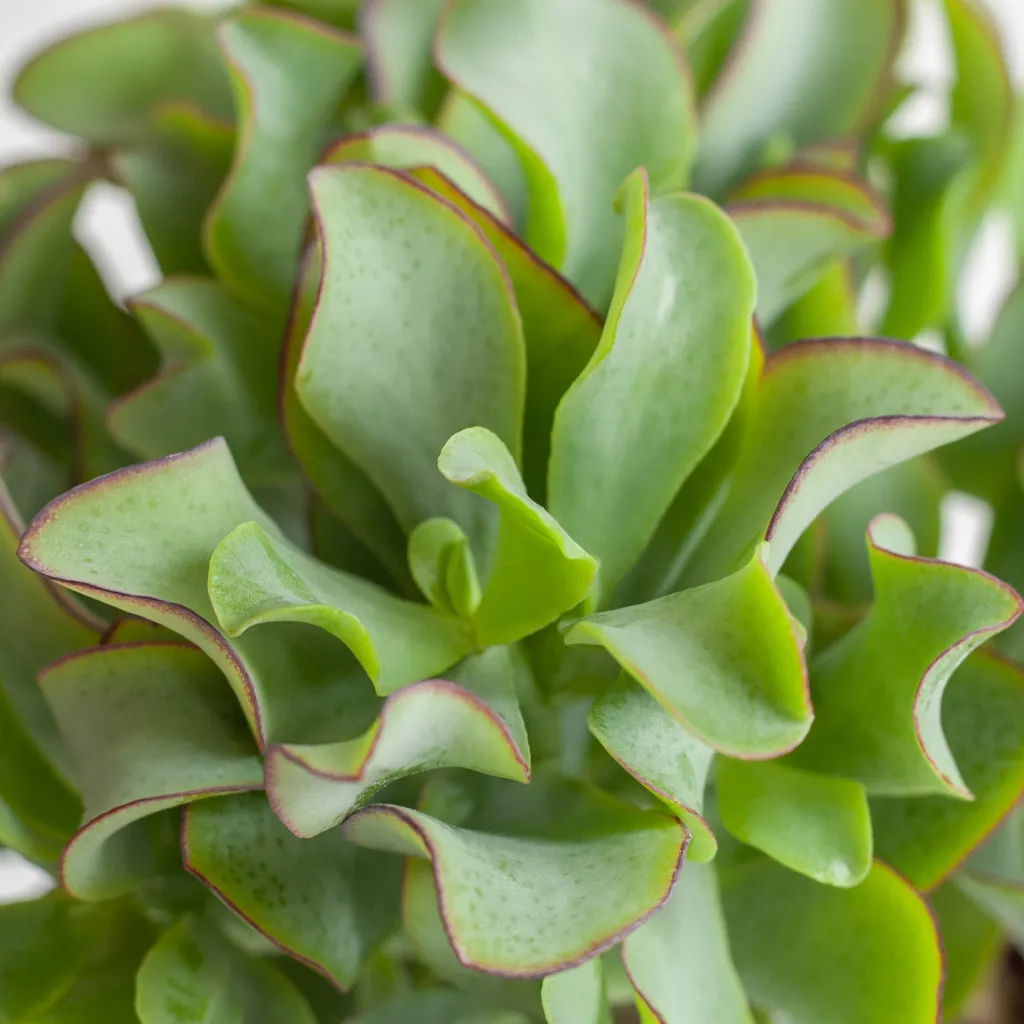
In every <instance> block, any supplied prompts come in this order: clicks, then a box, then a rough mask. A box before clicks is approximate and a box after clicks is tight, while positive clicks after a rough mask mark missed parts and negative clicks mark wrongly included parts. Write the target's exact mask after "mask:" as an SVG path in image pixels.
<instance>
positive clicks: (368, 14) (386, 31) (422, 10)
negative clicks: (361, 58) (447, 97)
mask: <svg viewBox="0 0 1024 1024" xmlns="http://www.w3.org/2000/svg"><path fill="white" fill-rule="evenodd" d="M443 7H444V0H368V2H367V3H365V4H364V5H363V10H362V15H361V17H360V32H361V35H362V37H363V39H364V40H365V41H366V48H367V54H366V62H367V67H368V71H369V76H370V82H371V85H372V89H373V95H374V99H376V100H377V102H378V103H384V104H387V105H389V106H391V107H394V108H397V109H398V110H400V111H406V110H421V111H423V112H424V113H426V114H428V115H429V114H433V113H434V111H435V110H436V108H437V106H438V104H439V103H440V100H441V98H442V96H443V94H444V88H445V83H444V80H443V79H442V78H441V77H440V75H439V74H438V73H437V71H436V70H435V69H434V63H433V53H432V52H431V51H432V47H433V41H434V30H435V26H436V23H437V19H438V16H439V15H440V13H441V9H442V8H443Z"/></svg>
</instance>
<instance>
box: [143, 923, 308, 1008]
mask: <svg viewBox="0 0 1024 1024" xmlns="http://www.w3.org/2000/svg"><path fill="white" fill-rule="evenodd" d="M136 1010H137V1012H138V1014H139V1020H140V1021H141V1022H142V1024H274V1022H275V1021H285V1020H287V1021H289V1022H292V1021H294V1022H295V1024H315V1021H316V1017H315V1016H314V1015H313V1011H312V1010H311V1009H310V1007H309V1004H308V1003H307V1002H306V1001H305V999H303V997H302V995H301V993H299V991H298V990H297V989H296V988H295V987H294V986H293V985H292V984H291V982H289V981H288V980H287V978H285V977H284V976H283V975H282V974H281V973H280V972H279V971H278V970H277V969H276V968H275V967H273V966H272V965H271V964H270V963H268V962H267V961H266V960H258V959H256V958H254V957H247V956H244V955H243V954H242V953H241V952H240V951H239V950H238V949H236V948H235V947H234V946H232V945H231V944H230V943H229V942H225V941H224V939H223V938H222V937H221V936H219V935H218V934H217V931H216V930H215V929H213V928H210V927H208V926H204V924H203V923H202V922H200V921H197V920H196V919H195V918H192V917H184V918H182V919H181V920H180V921H179V922H178V923H177V924H176V925H174V927H173V928H170V929H168V930H167V931H166V932H164V934H163V935H162V936H161V937H160V940H159V941H158V942H157V944H156V945H155V946H154V947H153V948H152V949H151V950H150V951H149V952H148V953H147V954H146V957H145V959H144V960H143V961H142V965H141V967H140V968H139V974H138V981H137V997H136Z"/></svg>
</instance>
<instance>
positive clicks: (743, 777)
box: [715, 758, 872, 889]
mask: <svg viewBox="0 0 1024 1024" xmlns="http://www.w3.org/2000/svg"><path fill="white" fill-rule="evenodd" d="M716 781H717V786H716V790H715V792H716V795H717V799H718V804H717V806H718V813H719V814H720V815H721V817H722V822H723V824H724V825H725V827H726V828H727V829H728V830H729V831H730V832H731V833H732V834H733V835H734V836H735V837H736V838H737V839H739V840H741V841H742V842H744V843H747V844H748V845H749V846H755V847H757V848H758V849H759V850H762V851H764V852H765V853H767V854H768V856H770V857H772V858H773V859H774V860H777V861H778V862H779V863H780V864H784V865H785V866H786V867H787V868H789V869H790V870H792V871H797V872H799V873H800V874H802V875H807V876H808V877H809V878H813V879H815V881H818V882H822V883H823V884H825V885H836V886H840V887H841V888H846V889H848V888H850V887H851V886H855V885H859V884H860V883H861V882H862V881H864V879H865V878H866V877H867V874H868V872H869V871H870V870H871V850H872V838H871V816H870V813H869V811H868V800H867V796H866V795H865V793H864V787H863V786H861V785H860V784H859V783H856V782H851V781H849V780H848V779H836V778H829V777H828V776H825V775H816V774H814V773H812V772H804V771H800V770H799V769H798V768H790V767H789V766H788V765H783V764H774V763H772V762H765V763H763V764H747V763H744V762H742V761H731V760H729V759H727V758H725V759H722V760H721V761H720V762H719V763H718V766H717V773H716Z"/></svg>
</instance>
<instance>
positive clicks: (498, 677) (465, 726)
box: [266, 648, 530, 837]
mask: <svg viewBox="0 0 1024 1024" xmlns="http://www.w3.org/2000/svg"><path fill="white" fill-rule="evenodd" d="M514 659H515V654H514V653H513V651H512V650H510V649H506V648H491V649H490V650H488V651H484V652H483V653H482V654H478V655H474V656H473V657H472V658H470V659H468V660H467V661H466V662H465V663H464V664H463V665H461V666H459V668H457V669H456V670H455V671H454V672H452V673H450V674H451V675H452V676H453V679H454V680H455V681H454V682H448V681H447V680H443V679H428V680H426V681H424V682H421V683H413V684H412V685H411V686H406V687H404V688H402V689H401V690H398V691H397V692H395V693H393V694H391V696H390V697H388V699H387V700H386V701H385V702H384V706H383V707H382V708H381V713H380V717H379V718H378V719H377V721H376V722H375V723H374V724H373V725H372V726H371V727H370V728H369V730H367V732H366V733H364V734H363V735H362V736H360V737H359V738H357V739H355V740H351V741H349V742H347V743H333V744H323V745H320V746H295V745H290V746H289V745H285V746H272V747H270V748H269V749H268V751H267V762H266V763H267V768H266V778H267V793H268V796H269V799H270V802H271V804H272V806H273V807H274V810H275V811H276V813H277V815H278V817H279V818H280V819H281V820H282V821H283V822H284V823H285V824H286V825H287V826H288V828H289V829H290V830H291V831H292V832H294V833H295V835H297V836H300V837H309V836H315V835H318V834H319V833H320V832H323V831H326V830H327V829H329V828H332V827H333V826H334V825H337V824H338V823H339V822H340V821H342V820H343V819H344V818H345V817H346V816H347V815H348V814H349V813H350V812H351V811H352V810H353V809H355V808H358V807H361V806H363V805H364V804H366V803H368V802H369V801H370V800H371V799H373V797H374V795H375V794H376V793H377V792H378V791H379V790H380V789H382V788H383V787H384V786H386V785H388V784H389V783H390V782H393V781H394V780H395V779H397V778H400V777H402V776H404V775H412V774H415V773H417V772H423V771H429V770H430V769H433V768H469V769H471V770H474V771H478V772H486V773H487V774H490V775H497V776H500V777H502V778H506V779H513V780H516V781H518V782H528V781H529V778H530V766H529V757H530V750H529V745H528V743H527V740H526V730H525V728H524V726H523V720H522V716H521V715H520V712H519V705H518V701H517V699H516V692H515V672H516V670H517V665H516V663H515V660H514Z"/></svg>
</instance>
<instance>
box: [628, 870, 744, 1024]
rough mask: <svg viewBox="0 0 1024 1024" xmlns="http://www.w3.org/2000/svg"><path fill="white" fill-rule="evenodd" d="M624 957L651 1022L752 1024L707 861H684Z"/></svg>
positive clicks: (712, 874)
mask: <svg viewBox="0 0 1024 1024" xmlns="http://www.w3.org/2000/svg"><path fill="white" fill-rule="evenodd" d="M622 960H623V963H624V964H625V967H626V973H627V974H628V975H629V980H630V982H631V983H632V985H633V988H634V990H635V992H636V997H637V1003H638V1005H639V1006H640V1007H641V1015H642V1019H644V1020H647V1021H651V1022H652V1024H704V1022H706V1021H716V1022H718V1024H753V1020H754V1018H753V1017H752V1016H751V1013H750V1008H749V1007H748V1006H747V1000H746V996H745V995H744V993H743V987H742V985H741V983H740V979H739V976H738V975H737V973H736V968H735V967H734V966H733V963H732V957H731V955H730V953H729V936H728V934H727V932H726V927H725V920H724V918H723V914H722V906H721V900H720V897H719V893H718V881H717V879H716V877H715V869H714V868H713V867H711V865H709V864H691V863H690V862H689V861H687V863H686V864H684V865H683V869H682V871H681V872H680V873H679V881H678V882H677V883H676V887H675V889H674V890H673V892H672V896H671V897H670V898H669V900H668V902H667V903H666V904H665V905H664V906H663V907H662V908H661V909H660V910H658V911H656V912H655V913H654V914H653V915H652V916H651V917H650V919H649V920H647V921H645V922H644V923H643V924H642V925H641V926H640V927H639V928H638V929H637V930H636V931H635V932H633V934H632V935H629V936H627V938H626V941H625V942H624V943H623V945H622Z"/></svg>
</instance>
